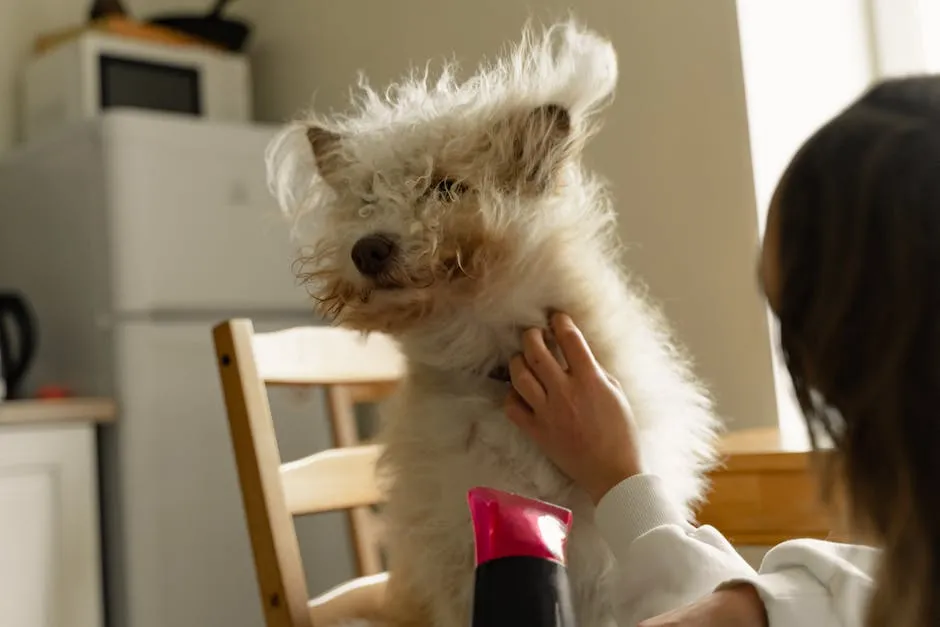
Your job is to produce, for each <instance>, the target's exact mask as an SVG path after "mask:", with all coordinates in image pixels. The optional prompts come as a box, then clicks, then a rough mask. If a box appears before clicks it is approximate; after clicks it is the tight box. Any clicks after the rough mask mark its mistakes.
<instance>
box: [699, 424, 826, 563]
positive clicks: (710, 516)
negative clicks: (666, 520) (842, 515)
mask: <svg viewBox="0 0 940 627" xmlns="http://www.w3.org/2000/svg"><path fill="white" fill-rule="evenodd" d="M719 450H720V451H721V453H722V455H723V464H722V465H721V466H720V467H719V468H718V469H716V470H715V471H714V472H712V473H711V476H710V478H711V482H712V488H711V492H710V493H709V495H708V497H707V499H708V500H707V502H706V503H705V505H704V506H703V507H702V508H701V509H700V511H699V515H698V519H699V522H701V523H704V524H710V525H714V526H715V527H716V528H717V529H719V530H720V531H721V532H722V533H724V534H725V535H726V536H727V537H728V539H729V540H731V541H732V542H733V543H735V544H739V545H765V546H766V545H773V544H777V543H779V542H783V541H785V540H788V539H792V538H806V537H810V538H823V539H824V538H831V537H832V535H833V528H834V525H833V524H832V522H833V517H832V515H831V513H830V511H829V509H828V508H827V507H826V506H825V505H824V504H823V502H822V500H821V499H820V493H819V478H818V476H817V474H816V473H817V472H818V471H817V468H816V466H815V464H814V463H813V452H812V447H811V446H810V443H809V439H808V437H807V436H806V435H804V434H801V433H795V434H788V433H784V432H781V431H780V430H779V429H777V428H763V429H747V430H741V431H732V432H729V433H727V434H725V436H724V437H723V438H722V441H721V444H720V445H719Z"/></svg>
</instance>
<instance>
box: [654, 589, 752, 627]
mask: <svg viewBox="0 0 940 627" xmlns="http://www.w3.org/2000/svg"><path fill="white" fill-rule="evenodd" d="M637 627H767V611H766V609H765V608H764V602H763V601H761V598H760V595H758V594H757V591H756V590H755V589H754V587H753V586H751V585H749V584H741V585H736V586H733V587H729V588H724V589H721V590H717V591H715V592H712V593H711V594H709V595H708V596H706V597H703V598H701V599H700V600H698V601H696V602H695V603H692V604H691V605H687V606H685V607H682V608H679V609H678V610H674V611H672V612H667V613H666V614H662V615H660V616H657V617H656V618H651V619H649V620H645V621H643V622H641V623H640V624H639V625H637Z"/></svg>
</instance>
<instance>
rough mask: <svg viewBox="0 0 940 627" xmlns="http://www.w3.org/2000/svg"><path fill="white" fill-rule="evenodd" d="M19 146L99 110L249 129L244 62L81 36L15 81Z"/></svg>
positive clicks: (203, 50) (209, 52)
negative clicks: (169, 115)
mask: <svg viewBox="0 0 940 627" xmlns="http://www.w3.org/2000/svg"><path fill="white" fill-rule="evenodd" d="M20 95H21V100H22V102H21V106H20V113H21V116H22V117H21V124H20V126H21V129H22V133H23V139H24V140H30V139H33V138H36V137H38V136H40V135H42V134H44V133H46V132H48V131H50V130H53V129H56V128H59V127H61V126H64V125H68V124H71V123H73V122H76V121H79V120H81V119H85V118H89V117H94V116H96V115H98V114H99V113H101V112H102V111H105V110H107V109H116V108H132V109H149V110H155V111H162V112H165V113H173V114H179V115H186V116H193V117H197V118H204V119H206V120H209V121H214V122H235V123H244V122H249V121H250V120H251V117H252V112H251V72H250V69H249V65H248V62H247V59H246V58H245V56H244V55H241V54H236V53H232V52H227V51H223V50H216V49H213V48H209V47H204V46H195V45H190V46H172V45H167V44H159V43H151V42H146V41H139V40H135V39H130V38H127V37H120V36H115V35H108V34H105V33H101V32H95V31H88V32H85V33H83V34H82V35H80V36H78V37H76V38H74V39H72V40H70V41H67V42H64V43H61V44H59V45H57V46H56V47H55V48H53V49H52V50H50V51H48V52H46V53H44V54H42V55H40V56H37V57H34V58H32V59H30V61H29V62H28V63H27V65H26V67H25V69H24V71H23V72H22V74H21V85H20Z"/></svg>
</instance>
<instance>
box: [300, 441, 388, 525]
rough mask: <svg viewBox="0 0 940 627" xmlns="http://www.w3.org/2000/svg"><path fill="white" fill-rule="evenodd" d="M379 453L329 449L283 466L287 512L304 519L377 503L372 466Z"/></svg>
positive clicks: (368, 449)
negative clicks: (308, 516)
mask: <svg viewBox="0 0 940 627" xmlns="http://www.w3.org/2000/svg"><path fill="white" fill-rule="evenodd" d="M381 450H382V449H381V447H379V446H376V445H366V446H352V447H348V448H337V449H330V450H327V451H322V452H320V453H314V454H313V455H309V456H307V457H304V458H303V459H299V460H297V461H294V462H289V463H287V464H283V465H282V466H281V484H282V486H283V489H284V500H285V502H286V504H287V509H288V510H289V511H290V512H291V513H292V514H293V515H295V516H303V515H305V514H318V513H321V512H332V511H337V510H344V509H350V508H353V507H362V506H366V505H373V504H375V503H379V502H380V501H381V499H382V494H381V492H380V490H379V488H378V485H377V482H376V480H375V465H376V462H377V461H378V458H379V455H380V454H381Z"/></svg>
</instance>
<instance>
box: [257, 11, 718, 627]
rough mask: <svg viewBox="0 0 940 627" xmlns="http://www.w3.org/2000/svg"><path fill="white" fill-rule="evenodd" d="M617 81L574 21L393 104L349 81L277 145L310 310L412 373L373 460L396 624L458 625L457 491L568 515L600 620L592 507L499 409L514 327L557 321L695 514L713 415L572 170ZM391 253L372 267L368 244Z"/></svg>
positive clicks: (646, 453)
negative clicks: (553, 313)
mask: <svg viewBox="0 0 940 627" xmlns="http://www.w3.org/2000/svg"><path fill="white" fill-rule="evenodd" d="M616 78H617V64H616V55H615V53H614V49H613V47H612V46H611V44H610V43H609V42H608V41H606V40H604V39H602V38H601V37H599V36H598V35H596V34H594V33H592V32H590V31H588V30H585V29H584V28H582V27H581V26H579V25H578V24H576V23H575V22H565V23H561V24H557V25H554V26H552V27H550V28H548V29H546V30H544V31H543V32H541V33H536V32H534V31H533V30H531V29H529V28H527V29H525V31H524V34H523V38H522V41H521V43H518V44H517V45H515V46H513V47H512V48H511V49H510V50H509V51H508V52H507V54H506V55H504V56H503V57H501V58H500V59H498V60H497V61H495V62H493V63H491V64H489V65H484V66H482V67H481V68H480V69H479V71H478V73H477V74H476V75H475V76H473V77H472V78H470V79H469V80H467V81H465V82H463V83H457V82H456V80H455V78H454V71H453V70H452V68H450V67H449V66H445V67H444V69H443V71H442V73H441V76H440V78H438V79H437V80H436V81H433V82H432V81H431V80H430V78H429V73H428V71H427V70H425V71H423V72H419V71H413V72H412V73H411V74H410V75H408V76H407V77H405V78H404V79H403V80H402V81H401V82H399V83H397V84H394V85H392V86H390V87H389V88H388V89H387V90H385V91H384V92H383V93H379V92H377V91H375V90H374V89H372V88H370V87H369V86H368V85H367V84H366V82H365V81H364V80H360V85H359V90H358V92H357V93H355V94H354V95H353V97H352V103H351V107H352V109H351V112H350V113H348V114H343V115H333V116H324V115H321V114H318V113H315V112H312V113H310V114H309V116H307V117H306V118H305V119H303V120H300V121H298V122H296V123H293V124H291V125H289V126H288V127H287V128H286V129H285V130H284V132H283V133H281V134H280V135H279V137H278V138H277V139H276V140H275V141H273V142H272V144H271V145H270V147H269V149H268V152H267V163H268V173H269V181H270V184H271V190H272V193H273V194H274V196H275V197H276V198H277V199H278V201H279V202H280V205H281V206H282V208H283V209H284V211H285V212H286V213H287V214H288V215H289V216H291V218H292V219H294V220H295V221H296V225H297V227H298V231H297V233H298V235H299V236H300V237H301V238H302V241H303V242H304V243H305V244H307V245H308V246H309V249H308V251H307V253H305V254H304V256H303V257H302V258H301V259H300V266H299V273H300V275H301V277H302V278H303V279H304V280H305V282H306V283H307V285H308V288H309V289H310V292H311V295H312V296H313V298H314V299H316V301H317V303H318V307H319V310H320V312H321V313H322V314H324V315H326V316H328V317H331V318H333V319H334V320H335V321H336V322H337V323H338V324H343V325H346V326H349V327H352V328H357V329H360V330H363V331H365V332H368V331H382V332H386V333H389V334H391V335H393V336H394V337H395V338H396V339H397V340H398V342H399V343H400V345H401V348H402V350H403V352H404V354H405V356H406V357H407V360H408V370H409V374H408V377H407V380H406V381H405V384H404V385H403V386H402V389H401V390H400V392H399V393H398V394H397V396H396V398H395V399H394V402H393V403H392V406H391V407H390V408H389V411H388V413H387V415H386V420H385V425H384V433H383V441H384V443H385V444H386V454H385V456H384V458H383V460H382V471H383V475H384V476H385V477H386V478H387V480H388V483H387V490H388V499H389V501H388V504H387V507H386V510H385V516H386V519H387V520H386V527H387V533H388V551H389V560H390V570H391V580H390V586H391V588H392V593H391V595H390V598H391V599H393V602H392V604H391V605H390V607H389V608H388V610H389V622H390V623H392V624H396V625H428V626H430V625H433V626H434V627H464V626H465V625H467V624H469V623H468V609H469V602H470V597H471V592H472V573H473V539H472V535H471V531H470V526H469V514H468V510H467V505H466V501H465V497H466V492H467V490H468V489H469V488H471V487H473V486H477V485H487V486H491V487H495V488H500V489H504V490H509V491H513V492H517V493H521V494H525V495H529V496H533V497H537V498H541V499H545V500H548V501H551V502H554V503H558V504H561V505H564V506H567V507H569V508H571V509H572V510H573V511H574V520H575V523H574V528H573V531H572V537H571V539H570V543H569V572H570V576H571V580H572V584H573V589H574V594H575V600H576V601H575V602H576V608H577V613H578V617H579V625H581V626H582V627H595V626H599V625H609V624H611V620H612V619H613V617H614V616H615V614H616V604H615V603H614V601H613V595H612V593H611V591H610V590H609V586H610V582H609V581H608V577H607V573H608V571H609V568H610V566H611V561H610V556H609V553H608V549H607V548H606V545H605V544H604V542H603V541H602V539H601V538H600V537H599V535H598V533H597V531H596V529H595V528H594V526H593V521H592V518H593V509H592V506H591V504H590V502H589V500H588V499H587V498H586V497H585V495H584V494H583V493H581V492H580V491H579V490H578V489H576V488H575V487H573V486H572V484H571V482H570V480H569V479H567V478H566V477H565V476H564V475H563V474H561V473H560V472H559V470H558V469H557V468H556V467H555V466H554V465H553V464H552V463H551V462H549V461H548V460H547V459H546V458H545V457H544V456H543V455H542V454H541V453H540V452H539V451H538V450H537V449H536V447H535V446H534V445H533V444H532V443H530V442H529V440H527V439H526V438H525V437H524V436H523V435H522V434H521V433H520V432H518V431H517V429H516V428H515V427H514V426H513V425H512V424H510V423H509V422H508V421H507V420H506V418H505V416H504V415H503V413H502V410H501V404H502V399H503V396H504V395H505V393H506V384H505V383H502V382H499V381H494V380H492V379H491V378H488V377H487V373H489V372H490V371H492V370H493V369H494V368H496V367H498V366H500V365H501V364H505V363H506V362H507V361H508V359H509V358H510V357H511V356H512V355H513V354H515V353H516V352H518V351H519V349H520V346H519V333H520V330H521V329H522V328H525V327H528V326H542V325H544V324H545V322H546V313H547V312H548V311H550V310H562V311H566V312H568V313H569V314H570V315H571V316H572V317H573V318H574V320H575V322H576V323H577V324H578V326H579V327H581V329H582V330H583V332H584V334H585V336H586V337H587V339H588V341H589V343H590V344H591V346H592V348H593V349H594V351H595V353H596V355H597V357H598V360H599V361H600V363H601V364H602V365H603V366H604V367H605V368H607V369H608V371H610V372H611V373H612V374H613V375H614V376H615V377H617V378H618V379H619V380H620V381H621V383H622V384H623V387H624V389H625V391H626V393H627V395H628V396H629V398H630V400H631V403H632V406H633V409H634V412H635V415H636V421H637V423H638V425H639V430H640V434H641V436H640V437H641V450H642V454H643V459H644V464H645V467H646V468H647V469H648V470H649V471H652V472H655V473H658V474H659V475H661V476H662V477H663V479H664V480H665V482H666V485H667V486H668V488H669V490H670V493H671V494H672V495H673V497H674V498H675V502H676V504H677V506H678V507H680V508H681V509H682V511H685V512H687V513H688V514H689V517H690V518H691V516H692V511H693V508H694V506H695V505H696V504H697V501H698V500H699V499H700V498H701V497H702V495H703V492H704V489H705V481H704V479H703V474H704V472H705V471H706V470H707V469H708V468H709V466H710V464H711V463H712V462H713V449H712V442H713V438H714V435H715V432H716V429H717V425H718V422H717V420H716V419H715V417H714V416H713V413H712V407H711V402H710V400H709V398H708V396H707V394H706V393H705V392H704V390H703V389H702V388H701V386H700V385H698V383H697V382H696V380H695V378H694V376H693V375H692V373H691V371H690V369H689V367H688V365H687V361H686V359H685V358H684V356H683V354H682V353H681V352H680V351H679V350H678V349H677V347H676V345H675V344H674V343H673V342H672V340H671V338H670V336H669V332H668V330H667V327H666V325H665V324H664V321H663V320H662V319H661V317H660V315H659V314H658V312H657V311H656V310H655V309H654V308H653V307H652V306H651V305H650V304H649V303H648V302H647V300H646V299H645V297H644V295H643V293H642V290H641V289H640V287H639V286H638V285H637V284H635V283H634V282H633V281H632V280H630V279H629V278H628V277H627V276H626V275H625V274H624V273H623V272H622V271H621V269H620V267H619V252H620V245H619V242H618V241H617V238H616V233H615V228H614V227H615V217H616V214H615V211H614V209H613V207H612V205H611V203H610V201H609V199H608V197H607V195H606V193H605V189H604V186H603V185H602V184H601V183H600V182H599V181H598V180H597V179H595V178H594V177H592V176H591V175H590V174H589V173H588V172H586V171H585V170H584V169H583V167H582V165H581V153H582V148H583V146H584V144H585V142H586V141H587V139H588V137H589V136H590V134H591V133H592V132H593V131H594V128H593V125H592V120H593V118H594V117H596V116H595V114H596V113H597V112H598V111H599V110H600V109H601V108H602V107H603V105H604V104H605V103H606V102H608V101H609V100H610V98H611V97H612V94H613V91H614V87H615V83H616ZM376 233H381V234H383V236H385V237H387V238H388V239H389V241H392V242H394V246H395V252H394V255H393V258H392V259H391V260H390V261H389V263H388V264H387V265H386V267H383V269H382V271H381V272H379V273H377V274H369V275H368V276H366V274H364V273H363V272H361V271H360V270H359V269H357V266H356V264H354V263H353V261H352V260H351V251H352V248H353V246H354V245H355V243H356V242H357V241H359V240H360V239H361V238H363V237H366V236H369V235H372V234H376Z"/></svg>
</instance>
